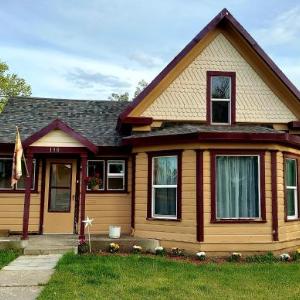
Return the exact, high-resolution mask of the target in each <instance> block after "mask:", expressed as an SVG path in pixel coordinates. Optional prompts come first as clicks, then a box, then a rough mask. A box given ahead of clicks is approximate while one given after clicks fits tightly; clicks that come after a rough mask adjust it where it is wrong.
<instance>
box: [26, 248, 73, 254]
mask: <svg viewBox="0 0 300 300" xmlns="http://www.w3.org/2000/svg"><path fill="white" fill-rule="evenodd" d="M67 252H73V253H75V254H76V253H77V246H59V247H55V246H52V247H26V248H25V249H24V255H48V254H64V253H67Z"/></svg>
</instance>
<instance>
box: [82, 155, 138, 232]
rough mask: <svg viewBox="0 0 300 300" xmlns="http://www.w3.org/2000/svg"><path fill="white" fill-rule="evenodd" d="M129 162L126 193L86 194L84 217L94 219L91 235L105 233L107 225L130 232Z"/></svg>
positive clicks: (130, 170) (129, 165)
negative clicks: (119, 227)
mask: <svg viewBox="0 0 300 300" xmlns="http://www.w3.org/2000/svg"><path fill="white" fill-rule="evenodd" d="M131 172H132V169H131V160H129V161H128V193H111V194H109V193H103V194H101V193H98V194H96V193H95V194H93V193H87V194H86V216H89V217H90V218H93V219H94V222H93V226H92V227H91V233H93V234H99V233H107V232H108V228H109V225H119V226H121V231H122V233H127V234H129V233H130V232H131V193H130V191H131V177H132V174H131Z"/></svg>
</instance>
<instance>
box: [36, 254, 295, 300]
mask: <svg viewBox="0 0 300 300" xmlns="http://www.w3.org/2000/svg"><path fill="white" fill-rule="evenodd" d="M299 278H300V264H299V263H223V264H213V263H207V264H200V265H194V264H191V263H188V262H183V261H170V260H168V259H166V258H164V257H151V256H140V255H131V256H117V255H109V256H93V255H90V256H89V255H88V256H79V255H78V256H76V255H74V254H67V255H65V256H64V257H63V258H62V259H61V260H60V262H59V263H58V265H57V268H56V272H55V274H54V275H53V277H52V278H51V280H50V282H49V283H48V284H47V285H46V287H45V289H44V290H43V291H42V293H41V295H40V297H39V300H42V299H72V300H75V299H118V300H120V299H251V298H252V299H273V300H274V299H299V295H300V281H299Z"/></svg>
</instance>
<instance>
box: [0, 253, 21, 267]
mask: <svg viewBox="0 0 300 300" xmlns="http://www.w3.org/2000/svg"><path fill="white" fill-rule="evenodd" d="M18 256H19V253H18V252H17V251H14V250H0V269H1V268H3V267H4V266H6V265H7V264H8V263H10V262H11V261H12V260H14V259H15V258H17V257H18Z"/></svg>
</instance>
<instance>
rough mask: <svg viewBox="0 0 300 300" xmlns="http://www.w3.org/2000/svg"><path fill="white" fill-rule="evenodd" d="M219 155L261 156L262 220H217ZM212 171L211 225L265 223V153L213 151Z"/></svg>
mask: <svg viewBox="0 0 300 300" xmlns="http://www.w3.org/2000/svg"><path fill="white" fill-rule="evenodd" d="M217 155H259V158H260V211H261V217H260V219H217V217H216V201H217V199H216V156H217ZM210 170H211V177H210V180H211V184H210V186H211V223H224V224H225V223H261V222H263V223H265V222H266V201H265V151H256V150H230V149H226V150H225V149H224V150H223V149H222V150H212V151H211V152H210Z"/></svg>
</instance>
